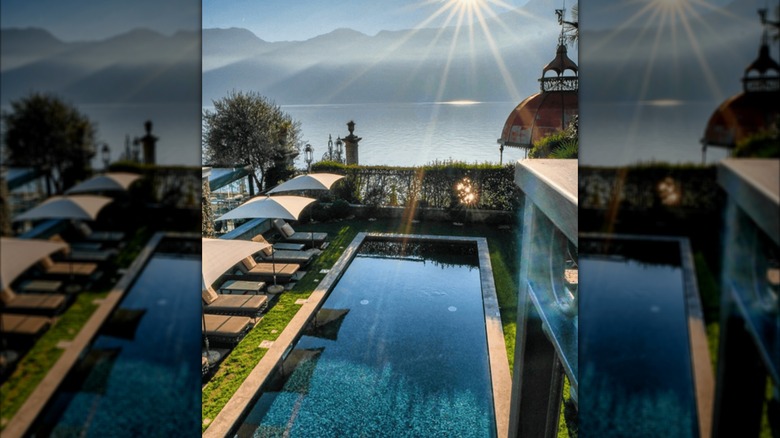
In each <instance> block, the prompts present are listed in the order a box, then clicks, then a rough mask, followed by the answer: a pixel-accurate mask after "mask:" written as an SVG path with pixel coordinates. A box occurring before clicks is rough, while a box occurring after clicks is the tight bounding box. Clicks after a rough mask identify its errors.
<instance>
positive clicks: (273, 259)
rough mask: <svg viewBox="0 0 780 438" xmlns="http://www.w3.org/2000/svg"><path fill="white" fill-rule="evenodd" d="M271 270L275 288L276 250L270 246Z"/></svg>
mask: <svg viewBox="0 0 780 438" xmlns="http://www.w3.org/2000/svg"><path fill="white" fill-rule="evenodd" d="M271 270H272V271H273V273H274V286H276V250H275V249H274V246H273V245H271Z"/></svg>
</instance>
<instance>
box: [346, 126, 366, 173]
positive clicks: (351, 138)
mask: <svg viewBox="0 0 780 438" xmlns="http://www.w3.org/2000/svg"><path fill="white" fill-rule="evenodd" d="M347 129H349V135H348V136H346V137H344V139H343V140H344V148H345V149H346V151H347V164H359V163H358V142H359V141H360V140H362V138H361V137H358V136H356V135H355V134H354V133H353V131H354V130H355V122H353V121H352V120H350V121H349V122H347Z"/></svg>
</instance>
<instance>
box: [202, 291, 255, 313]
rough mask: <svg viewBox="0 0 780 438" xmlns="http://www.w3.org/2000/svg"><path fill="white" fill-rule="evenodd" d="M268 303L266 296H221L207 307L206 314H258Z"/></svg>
mask: <svg viewBox="0 0 780 438" xmlns="http://www.w3.org/2000/svg"><path fill="white" fill-rule="evenodd" d="M267 303H268V297H266V296H265V295H219V296H218V299H217V300H215V301H214V302H212V303H211V304H209V305H208V306H206V309H205V311H206V313H242V314H256V313H259V312H260V311H261V310H263V309H264V308H265V306H266V304H267Z"/></svg>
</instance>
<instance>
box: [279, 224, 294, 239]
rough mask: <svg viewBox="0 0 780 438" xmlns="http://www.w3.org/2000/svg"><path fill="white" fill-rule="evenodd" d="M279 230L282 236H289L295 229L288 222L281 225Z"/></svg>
mask: <svg viewBox="0 0 780 438" xmlns="http://www.w3.org/2000/svg"><path fill="white" fill-rule="evenodd" d="M281 232H282V234H284V237H290V236H292V235H293V234H295V230H293V227H291V226H290V224H284V225H283V226H282V229H281Z"/></svg>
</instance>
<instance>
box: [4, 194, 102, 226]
mask: <svg viewBox="0 0 780 438" xmlns="http://www.w3.org/2000/svg"><path fill="white" fill-rule="evenodd" d="M111 201H112V199H111V198H108V197H106V196H95V195H74V196H52V197H51V198H49V199H47V200H45V201H43V202H42V203H41V204H40V205H37V206H35V207H33V208H31V209H29V210H27V211H25V212H24V213H22V214H20V215H19V216H16V217H15V218H14V222H18V221H25V220H38V219H78V220H88V221H94V220H95V219H96V218H97V215H98V213H99V212H100V210H102V209H103V207H105V206H106V204H108V203H109V202H111Z"/></svg>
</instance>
